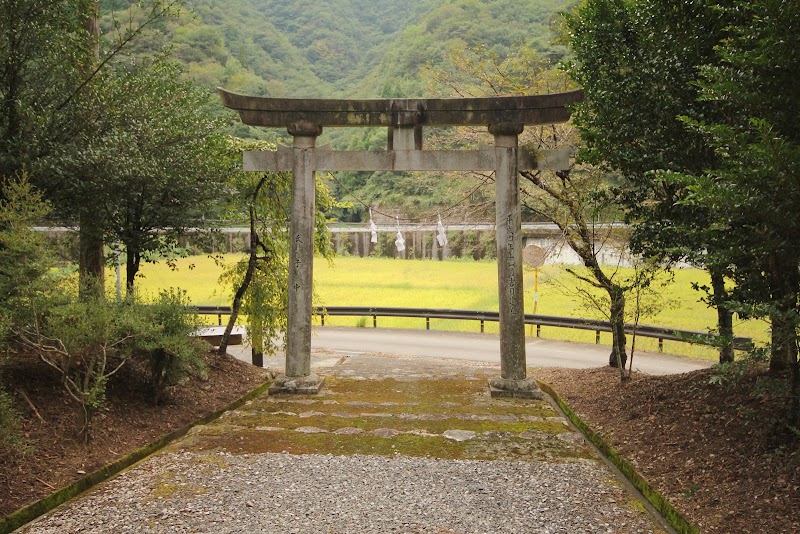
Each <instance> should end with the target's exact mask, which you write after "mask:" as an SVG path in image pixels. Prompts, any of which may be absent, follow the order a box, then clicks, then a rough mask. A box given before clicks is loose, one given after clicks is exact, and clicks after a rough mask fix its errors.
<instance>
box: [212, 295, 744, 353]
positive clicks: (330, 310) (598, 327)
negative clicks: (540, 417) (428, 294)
mask: <svg viewBox="0 0 800 534" xmlns="http://www.w3.org/2000/svg"><path fill="white" fill-rule="evenodd" d="M197 312H198V313H199V314H201V315H216V316H217V320H218V323H219V324H222V316H223V315H230V313H231V308H230V306H198V307H197ZM314 314H315V315H319V316H320V318H321V320H322V326H325V317H326V316H341V317H372V326H373V328H377V327H378V317H419V318H422V319H425V328H426V329H427V330H430V329H431V319H451V320H457V321H480V328H481V333H483V331H484V325H485V323H486V322H487V321H489V322H499V321H500V312H496V311H478V310H451V309H443V308H439V309H437V308H381V307H368V306H328V307H320V306H315V307H314ZM525 324H529V325H536V337H541V328H542V327H543V326H552V327H556V328H575V329H578V330H594V332H595V343H598V344H599V343H600V333H601V332H611V324H610V323H609V322H608V321H603V320H600V319H585V318H575V317H559V316H555V315H538V314H536V315H534V314H530V313H526V314H525ZM635 331H636V335H637V336H642V337H650V338H656V339H658V350H659V352H662V351H663V350H664V341H665V340H667V341H680V342H683V343H694V344H699V345H717V344H719V336H718V335H716V334H709V333H708V332H697V331H693V330H678V329H675V328H669V327H663V326H652V325H643V324H640V325H638V326H636V327H635ZM625 332H626V333H628V334H633V332H634V325H632V324H626V325H625ZM733 347H734V348H735V349H736V350H750V349H751V348H752V347H753V340H752V339H750V338H748V337H735V338H734V340H733Z"/></svg>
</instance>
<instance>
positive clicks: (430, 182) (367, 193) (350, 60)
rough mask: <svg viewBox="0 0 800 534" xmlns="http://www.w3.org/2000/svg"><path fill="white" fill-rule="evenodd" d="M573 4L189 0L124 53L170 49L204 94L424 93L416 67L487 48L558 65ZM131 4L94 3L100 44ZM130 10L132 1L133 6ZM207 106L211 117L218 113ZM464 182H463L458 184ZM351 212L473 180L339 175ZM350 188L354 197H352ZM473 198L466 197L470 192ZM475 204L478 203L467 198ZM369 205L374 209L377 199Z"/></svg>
mask: <svg viewBox="0 0 800 534" xmlns="http://www.w3.org/2000/svg"><path fill="white" fill-rule="evenodd" d="M574 3H575V1H574V0H483V1H477V0H405V1H404V2H395V1H393V0H332V1H329V2H325V3H319V2H313V1H311V0H296V1H291V2H286V1H285V0H225V1H222V0H186V4H185V6H184V7H183V8H182V9H181V10H180V12H179V13H178V14H177V15H176V16H173V17H170V18H167V19H165V20H162V21H159V22H158V23H157V24H155V25H153V26H152V27H150V28H149V29H148V30H147V31H146V32H144V34H143V35H141V36H139V37H138V38H137V39H136V40H135V41H134V43H133V46H131V47H129V48H126V52H125V54H124V55H121V56H120V57H119V58H118V61H119V60H125V59H127V58H129V57H131V56H141V55H151V54H156V53H159V52H162V51H169V52H170V53H171V54H172V57H173V58H174V59H175V60H177V61H178V62H179V63H180V64H181V65H182V67H183V72H184V77H185V79H187V80H191V81H193V82H195V83H197V84H199V85H201V86H204V87H206V88H208V90H209V91H212V90H214V88H216V87H220V86H221V87H225V88H226V89H229V90H231V91H235V92H240V93H245V94H252V95H261V96H271V97H292V98H298V97H310V98H376V97H384V98H388V97H414V96H433V95H434V94H436V93H437V91H436V90H435V88H432V87H431V86H430V80H429V79H428V78H426V76H425V70H426V69H428V70H429V71H430V69H440V70H441V69H443V70H447V68H448V66H449V64H450V63H451V62H452V61H453V58H452V54H453V53H454V52H455V53H458V52H459V51H460V52H463V51H464V50H465V49H470V50H485V51H487V52H488V53H493V54H497V55H498V56H501V57H505V56H508V55H511V54H514V52H515V51H517V50H519V49H520V48H524V49H526V50H530V51H532V52H533V53H536V54H538V55H539V56H541V57H542V58H545V59H546V60H550V61H551V62H555V61H556V60H558V59H560V58H561V57H563V55H564V52H565V51H564V49H563V47H560V46H558V45H554V44H552V43H553V40H554V33H553V31H552V27H553V25H554V22H555V21H556V20H557V14H558V12H559V11H563V10H566V9H567V8H568V6H569V5H571V4H574ZM132 5H134V6H135V4H131V3H130V0H102V2H101V12H102V15H103V21H102V32H103V35H104V36H105V38H106V42H107V44H110V43H111V42H113V39H114V37H115V36H116V35H118V34H117V33H116V32H115V21H116V24H117V25H118V26H122V27H123V28H124V26H125V21H129V20H134V21H136V20H141V19H142V18H143V17H144V15H145V14H144V12H143V11H142V8H140V7H131V6H132ZM136 5H138V4H136ZM214 102H215V112H218V113H223V112H224V110H223V109H222V105H221V103H217V101H216V99H215V100H214ZM230 132H231V133H232V134H233V135H236V136H239V137H256V138H262V139H268V140H271V141H279V142H280V141H285V139H283V138H285V137H286V133H285V132H282V131H279V130H264V129H258V128H251V127H248V126H245V125H243V124H241V123H239V122H238V121H237V120H235V118H233V117H232V118H231V129H230ZM320 143H331V144H333V145H334V146H336V147H340V148H347V149H350V150H364V149H377V148H381V147H384V146H385V144H386V132H385V131H382V130H381V131H378V130H369V131H351V130H338V131H337V130H335V129H327V130H326V132H325V133H324V134H323V139H321V140H320ZM462 182H463V183H462ZM331 186H332V188H333V190H334V194H335V195H336V197H337V198H340V199H343V200H347V201H351V202H353V209H350V210H338V211H337V213H335V214H333V215H335V216H336V217H337V218H339V219H340V220H349V221H360V220H362V219H363V217H364V215H365V211H366V210H365V208H364V206H363V205H360V202H361V201H362V200H363V202H365V203H367V202H368V203H370V204H372V205H381V206H383V207H385V208H386V209H387V210H389V211H391V212H392V213H397V212H400V213H404V214H407V215H413V214H420V213H423V212H427V213H433V212H435V211H436V209H438V208H441V207H443V206H444V207H446V206H451V205H453V204H455V203H456V202H457V201H456V200H455V198H456V197H457V198H459V199H460V198H463V197H464V196H465V195H466V194H468V193H469V191H470V190H472V189H473V188H474V183H473V181H471V180H469V179H468V180H466V181H465V180H457V179H456V180H451V179H447V178H443V177H441V176H432V175H430V174H428V175H416V176H413V177H411V176H408V175H406V174H402V173H401V174H389V173H346V174H343V175H341V176H339V182H336V183H331ZM350 191H352V192H353V193H355V195H351V194H349V192H350ZM472 196H473V197H475V194H473V195H472ZM475 200H477V201H481V200H483V199H475ZM376 203H377V204H376Z"/></svg>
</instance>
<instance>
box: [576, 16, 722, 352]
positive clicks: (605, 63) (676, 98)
mask: <svg viewBox="0 0 800 534" xmlns="http://www.w3.org/2000/svg"><path fill="white" fill-rule="evenodd" d="M714 4H715V3H714V2H711V1H708V2H705V1H703V2H682V3H669V2H666V3H665V2H659V1H657V0H634V1H628V0H588V1H586V2H583V3H581V4H580V5H579V6H578V7H577V8H576V9H575V10H574V11H573V12H572V13H570V14H568V15H567V16H566V18H565V24H564V28H565V31H566V37H567V39H568V40H569V43H570V45H571V47H572V49H573V52H574V55H573V57H572V58H571V59H570V61H569V62H568V63H567V71H568V72H569V74H570V75H571V76H572V78H573V79H575V80H576V81H577V82H578V84H579V85H581V86H582V87H583V89H584V93H585V100H584V102H582V103H581V104H579V105H577V106H576V109H575V112H574V115H573V120H574V123H575V125H576V127H577V128H578V130H579V132H580V135H581V138H582V139H583V142H584V146H583V147H582V149H581V151H580V154H579V157H580V158H581V159H582V160H583V161H585V162H587V163H591V164H593V165H596V166H599V167H601V168H605V169H608V170H610V171H613V172H615V173H619V174H620V175H621V181H620V183H619V184H618V185H617V187H616V188H615V191H614V194H615V195H616V197H617V199H618V201H619V202H620V203H621V205H622V206H623V207H624V209H625V212H626V222H628V223H629V224H631V225H632V227H633V230H634V231H633V235H632V237H631V246H632V249H633V250H634V252H637V253H642V254H644V255H646V256H649V257H653V258H656V259H659V260H662V261H667V262H670V263H673V262H678V261H690V262H692V263H695V264H698V265H702V266H704V267H706V269H708V271H709V273H710V274H711V280H712V287H711V288H707V291H708V295H709V297H708V302H709V303H710V304H711V305H713V306H715V307H716V308H717V311H718V329H719V333H720V334H721V335H722V336H723V338H724V339H727V340H728V342H727V343H726V344H725V345H724V346H723V347H722V349H721V351H720V361H721V362H724V361H731V360H732V359H733V348H732V340H733V323H732V313H731V311H730V310H729V309H728V308H727V306H726V305H725V302H726V300H727V299H728V294H727V291H726V287H725V278H726V276H730V263H729V262H728V261H726V260H725V259H724V258H721V257H719V256H717V255H715V254H714V253H713V252H714V249H715V247H716V245H717V243H719V241H720V239H721V237H720V235H719V231H718V227H717V226H716V225H715V224H713V222H714V221H715V219H716V217H717V216H718V214H717V213H715V212H714V211H713V209H712V208H711V207H710V206H700V205H697V204H695V205H689V204H686V203H683V202H681V201H682V199H684V198H685V197H686V195H687V189H686V187H684V186H682V185H681V184H679V183H676V182H675V181H674V180H671V179H669V177H668V176H666V175H664V174H663V173H664V172H680V173H686V174H691V175H699V174H702V173H703V172H704V171H705V170H706V169H709V168H712V167H715V166H717V165H718V155H717V154H716V153H715V152H714V151H713V150H712V149H711V148H710V147H709V146H708V144H707V143H706V142H705V139H704V138H703V136H702V135H701V134H700V133H698V132H696V131H695V132H693V131H689V130H687V128H686V126H685V124H683V122H682V121H681V120H680V117H681V116H682V115H692V116H698V117H705V118H713V117H720V116H721V115H720V113H721V110H720V109H719V106H718V104H717V103H716V102H713V101H709V100H707V99H700V98H699V96H700V90H699V88H698V86H697V85H696V84H695V83H693V82H694V81H695V80H697V78H698V75H699V70H700V68H701V66H703V65H706V64H709V63H715V62H717V57H716V53H715V46H716V45H717V44H718V43H719V42H720V40H721V39H722V38H723V37H724V36H725V35H726V27H727V23H728V22H727V21H728V20H729V18H730V17H729V16H728V15H727V14H726V13H725V12H724V11H720V10H718V9H717V8H716V6H715V5H714Z"/></svg>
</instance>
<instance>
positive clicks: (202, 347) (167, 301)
mask: <svg viewBox="0 0 800 534" xmlns="http://www.w3.org/2000/svg"><path fill="white" fill-rule="evenodd" d="M190 306H191V304H190V302H189V298H188V296H187V294H186V292H185V291H182V290H176V289H169V290H165V291H161V292H160V293H159V295H158V298H157V299H156V300H155V301H154V302H152V303H150V304H148V305H145V306H143V307H142V321H143V328H142V330H143V331H142V332H141V333H140V335H138V336H137V337H136V341H135V345H136V347H137V349H139V351H138V352H139V354H143V355H145V357H146V359H147V365H148V368H149V371H150V387H151V394H152V402H153V404H158V403H159V402H160V401H161V397H162V395H163V393H164V391H165V390H166V388H167V387H170V386H174V385H177V384H178V383H179V382H180V381H181V380H183V379H184V378H185V377H187V376H189V375H191V374H200V373H202V372H204V371H205V362H204V360H203V355H204V354H205V353H206V352H208V345H207V344H206V343H205V342H204V341H202V340H199V339H197V338H195V337H193V336H194V333H195V332H196V331H197V329H198V328H200V326H201V323H200V320H199V317H198V316H197V314H195V313H193V312H192V310H191V308H190Z"/></svg>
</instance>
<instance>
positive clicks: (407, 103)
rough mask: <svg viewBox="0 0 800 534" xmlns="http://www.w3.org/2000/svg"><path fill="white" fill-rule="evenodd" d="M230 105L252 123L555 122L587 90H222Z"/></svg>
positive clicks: (565, 115) (566, 116)
mask: <svg viewBox="0 0 800 534" xmlns="http://www.w3.org/2000/svg"><path fill="white" fill-rule="evenodd" d="M218 91H219V94H220V97H221V98H222V102H223V104H224V105H225V107H227V108H230V109H233V110H235V111H237V112H239V116H240V117H241V119H242V122H244V123H245V124H249V125H251V126H264V127H287V126H288V125H290V124H296V123H300V122H305V123H311V124H316V125H319V126H351V127H360V126H394V127H400V126H486V125H488V124H502V123H516V124H523V125H537V124H555V123H561V122H566V121H567V120H569V117H570V112H569V109H568V106H569V105H571V104H575V103H576V102H580V101H581V100H583V90H581V89H579V90H576V91H569V92H566V93H554V94H548V95H535V96H503V97H488V98H414V99H410V98H409V99H396V98H395V99H380V100H328V99H299V98H267V97H260V96H247V95H241V94H237V93H233V92H230V91H226V90H225V89H222V88H219V89H218Z"/></svg>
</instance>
